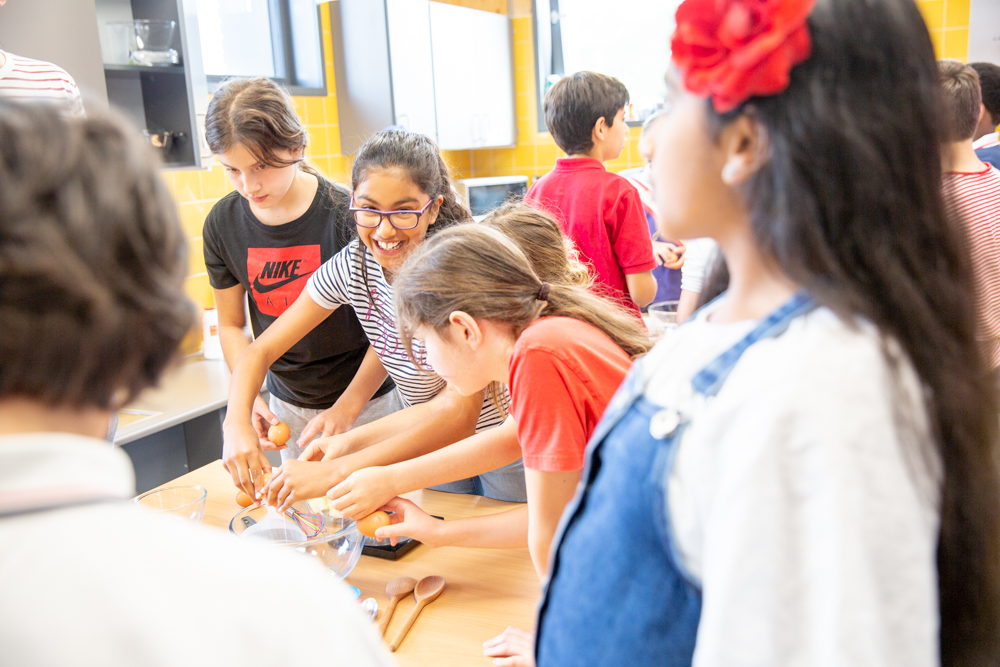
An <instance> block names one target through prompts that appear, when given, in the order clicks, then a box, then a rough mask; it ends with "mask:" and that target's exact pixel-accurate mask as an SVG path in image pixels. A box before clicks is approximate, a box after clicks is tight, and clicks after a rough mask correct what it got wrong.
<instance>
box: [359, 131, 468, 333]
mask: <svg viewBox="0 0 1000 667" xmlns="http://www.w3.org/2000/svg"><path fill="white" fill-rule="evenodd" d="M372 169H401V170H402V171H403V173H405V174H406V175H407V176H408V177H409V179H410V180H411V181H413V183H414V184H415V185H416V186H417V187H418V188H420V190H421V191H422V192H423V193H424V194H426V195H428V196H429V197H430V198H431V199H435V198H437V197H441V198H442V200H443V201H442V202H441V208H440V209H439V210H438V216H437V220H436V221H435V223H434V224H433V225H431V226H430V227H428V228H427V237H428V238H429V237H430V236H432V235H433V234H436V233H437V232H440V231H441V230H442V229H446V228H448V227H451V226H452V225H456V224H460V223H463V222H471V221H472V213H470V212H469V209H468V208H466V207H465V206H464V205H463V204H462V202H460V201H459V200H458V197H457V196H456V194H455V189H454V188H453V187H452V184H451V170H450V169H448V164H447V163H446V162H445V161H444V158H443V157H441V151H439V150H438V147H437V144H435V143H434V140H433V139H430V138H429V137H426V136H424V135H423V134H418V133H416V132H408V131H406V130H403V129H399V128H395V127H393V128H389V129H386V130H382V131H381V132H377V133H375V134H373V135H372V136H371V137H370V138H369V139H368V141H366V142H365V143H364V144H363V145H362V146H361V148H359V149H358V154H357V155H356V156H355V157H354V166H353V168H352V169H351V189H352V190H357V189H358V186H360V185H361V184H362V183H363V182H364V180H365V178H367V176H368V172H369V171H370V170H372ZM367 254H368V248H366V247H365V244H364V243H360V242H359V243H358V259H359V261H360V263H361V278H362V281H363V282H364V285H365V290H366V291H367V292H368V302H369V304H371V305H372V306H373V307H374V308H375V309H376V310H377V311H378V312H379V314H382V315H385V313H382V311H381V309H380V308H379V306H378V304H377V303H375V300H374V299H373V298H372V293H371V289H370V288H369V286H368V261H367Z"/></svg>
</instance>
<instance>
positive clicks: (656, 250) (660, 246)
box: [653, 241, 687, 269]
mask: <svg viewBox="0 0 1000 667" xmlns="http://www.w3.org/2000/svg"><path fill="white" fill-rule="evenodd" d="M686 250H687V248H686V247H685V246H683V245H680V246H678V245H676V244H674V243H670V242H669V241H653V256H654V257H655V258H656V263H657V264H659V265H660V266H665V267H667V268H668V269H679V268H681V267H682V266H684V252H685V251H686Z"/></svg>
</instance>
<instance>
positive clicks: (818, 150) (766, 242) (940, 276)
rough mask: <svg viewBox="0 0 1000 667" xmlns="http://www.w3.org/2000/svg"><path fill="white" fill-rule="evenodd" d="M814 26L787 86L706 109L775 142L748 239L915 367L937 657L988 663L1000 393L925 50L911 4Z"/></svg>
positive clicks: (837, 5)
mask: <svg viewBox="0 0 1000 667" xmlns="http://www.w3.org/2000/svg"><path fill="white" fill-rule="evenodd" d="M809 28H810V33H811V35H812V39H813V55H812V57H811V58H809V59H808V60H807V61H805V62H804V63H802V64H801V65H799V66H798V67H796V68H795V69H793V70H792V73H791V83H790V85H789V87H788V89H787V90H786V91H784V92H783V93H781V94H779V95H775V96H773V97H764V98H753V99H751V100H749V101H748V102H747V103H745V104H744V105H743V106H742V107H741V108H739V109H736V110H734V111H732V112H730V113H728V114H726V115H723V116H719V115H717V114H715V112H714V111H712V110H711V105H710V104H708V103H706V107H707V108H708V109H709V115H710V117H711V118H712V121H713V124H714V127H715V128H716V129H721V127H722V126H724V125H725V124H726V123H728V122H731V121H732V120H733V119H735V118H736V117H738V116H739V115H741V114H745V115H749V116H750V117H751V118H752V119H754V120H755V121H756V122H757V123H759V124H760V126H762V127H763V128H764V130H765V131H766V134H767V137H768V138H769V142H770V160H769V162H768V163H767V165H765V166H764V167H763V168H762V169H761V170H760V171H759V172H758V173H757V174H756V175H755V176H754V178H753V179H752V180H751V181H750V182H749V183H748V184H747V185H746V189H745V195H746V200H747V202H748V203H749V206H750V213H751V220H752V226H753V231H754V235H755V237H756V241H757V244H758V247H759V248H761V249H762V250H763V251H764V252H765V253H766V254H767V255H769V256H770V258H771V259H772V260H773V261H775V262H776V264H777V265H778V266H779V267H780V268H781V270H782V271H783V272H784V273H785V274H786V275H788V276H789V277H790V278H791V279H792V280H794V281H795V282H797V283H798V284H800V285H803V286H804V287H806V288H807V289H808V290H810V292H811V293H812V294H813V296H814V297H815V298H816V299H817V300H818V301H819V302H820V303H821V304H823V305H826V306H828V307H830V308H831V309H833V310H834V311H835V312H837V313H838V315H840V316H841V317H842V318H843V319H844V320H846V321H848V322H853V321H855V320H856V319H857V318H863V319H865V320H868V321H870V322H872V323H874V324H875V325H876V326H877V327H878V329H879V331H880V332H881V333H882V335H883V337H884V338H885V339H895V340H896V341H898V343H899V344H900V345H901V346H902V348H903V350H904V351H905V352H906V354H907V355H908V356H909V359H910V360H911V362H912V363H913V365H914V367H915V369H916V371H917V373H918V375H919V377H920V379H921V381H922V383H923V385H924V389H925V396H926V408H927V412H928V416H929V421H930V424H931V428H932V435H933V437H934V441H935V443H936V446H937V450H938V454H939V456H940V459H941V461H942V463H943V472H944V477H943V482H942V486H941V490H940V491H941V495H940V517H941V526H940V535H939V541H938V552H937V564H938V585H939V597H940V613H941V626H940V633H941V634H940V647H941V664H942V665H945V666H946V667H950V666H952V665H965V666H968V665H996V664H997V657H998V647H1000V523H998V511H1000V484H998V469H997V462H996V459H995V458H994V454H995V449H996V443H997V436H998V419H997V390H996V388H995V386H994V384H993V380H992V379H991V376H990V375H989V372H988V370H989V369H988V368H987V365H986V363H985V360H984V358H983V356H982V354H981V352H980V350H979V348H978V347H977V343H976V340H975V336H974V326H975V325H974V322H975V317H974V304H973V290H972V280H971V270H970V260H969V257H968V251H967V249H966V246H965V242H964V236H963V234H962V232H961V230H960V229H958V228H957V227H956V226H955V225H954V222H952V223H949V221H947V220H946V218H945V213H944V206H943V202H942V194H941V161H940V149H939V146H938V137H939V136H940V129H941V127H942V123H943V114H942V104H941V96H940V90H939V82H938V81H939V79H938V68H937V65H936V63H935V59H934V50H933V47H932V45H931V40H930V37H929V35H928V33H927V28H926V27H925V25H924V22H923V20H922V19H921V16H920V12H919V11H918V10H917V6H916V3H914V2H912V0H878V1H877V2H873V1H871V0H818V1H817V3H816V7H815V9H814V10H813V12H812V14H811V16H810V17H809ZM888 347H889V346H888V344H886V349H887V350H888ZM887 353H888V352H887Z"/></svg>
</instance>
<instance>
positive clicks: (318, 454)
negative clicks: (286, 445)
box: [299, 422, 351, 461]
mask: <svg viewBox="0 0 1000 667" xmlns="http://www.w3.org/2000/svg"><path fill="white" fill-rule="evenodd" d="M310 423H311V422H310ZM344 436H345V434H343V433H341V434H340V435H331V436H330V437H328V438H326V437H323V438H316V439H315V440H313V441H312V442H310V443H309V446H308V447H306V448H305V449H304V450H302V453H301V454H299V461H332V460H334V459H339V458H340V457H341V456H347V455H348V454H350V453H351V445H350V442H348V440H347V438H346V437H344Z"/></svg>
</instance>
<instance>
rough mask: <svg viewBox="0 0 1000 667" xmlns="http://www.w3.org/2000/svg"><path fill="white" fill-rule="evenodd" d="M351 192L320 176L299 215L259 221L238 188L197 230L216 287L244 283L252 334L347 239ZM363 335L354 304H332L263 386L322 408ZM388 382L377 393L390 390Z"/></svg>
mask: <svg viewBox="0 0 1000 667" xmlns="http://www.w3.org/2000/svg"><path fill="white" fill-rule="evenodd" d="M349 202H350V195H349V194H348V193H347V192H346V191H345V190H344V189H343V188H341V187H339V186H336V185H334V184H332V183H330V182H329V181H325V180H323V179H320V183H319V188H318V189H317V191H316V196H315V198H314V199H313V202H312V204H311V205H310V206H309V210H307V211H306V212H305V213H304V214H303V215H302V217H300V218H299V219H297V220H293V221H291V222H288V223H285V224H283V225H273V226H272V225H265V224H263V223H262V222H260V221H259V220H258V219H257V217H256V216H255V215H254V214H253V212H252V211H251V210H250V205H249V204H248V203H247V200H246V199H244V198H243V197H242V196H241V195H240V194H239V193H238V192H231V193H229V194H228V195H226V196H225V197H223V198H222V199H221V200H219V202H218V203H216V205H215V206H214V207H212V211H211V212H210V213H209V214H208V218H206V219H205V227H204V230H203V231H202V238H203V241H204V243H203V245H204V249H205V266H206V267H207V269H208V277H209V281H210V282H211V284H212V287H214V288H215V289H220V290H222V289H228V288H230V287H235V286H236V285H242V286H243V289H245V290H246V292H247V301H248V303H249V306H250V323H251V325H252V326H253V333H254V336H255V337H256V336H260V334H261V333H262V332H263V331H264V329H266V328H267V327H268V326H270V325H271V323H272V322H274V320H276V319H277V318H278V316H279V315H281V314H282V313H283V312H285V310H287V309H288V307H289V306H291V305H292V303H294V302H295V299H296V298H298V296H299V294H300V293H301V292H302V290H303V289H305V286H306V282H307V280H308V278H309V276H310V275H312V273H313V271H315V270H316V269H318V268H319V267H320V265H322V264H323V262H325V261H326V260H328V259H330V258H331V257H333V256H334V255H336V254H337V253H338V252H339V251H340V249H341V248H343V247H344V246H345V245H347V243H348V242H349V241H350V234H351V230H352V229H353V225H351V224H350V218H349V214H348V213H347V207H348V206H349ZM367 350H368V338H367V337H366V336H365V332H364V330H363V329H362V328H361V325H360V324H359V323H358V318H357V316H356V315H355V314H354V310H353V309H352V308H338V309H337V310H336V311H334V312H333V313H332V314H331V315H330V317H328V318H326V320H324V321H323V322H322V323H321V324H320V325H319V326H317V327H316V328H315V329H313V330H312V331H310V332H309V333H308V334H306V336H305V337H304V338H303V339H302V340H300V341H299V342H298V343H296V344H295V345H294V346H293V347H292V349H290V350H289V351H288V352H286V353H285V354H283V355H282V356H281V358H280V359H278V360H277V361H276V362H274V364H272V365H271V368H270V371H269V372H268V374H267V389H268V391H270V392H271V393H272V394H274V395H275V396H277V397H278V398H280V399H281V400H283V401H286V402H288V403H291V404H292V405H297V406H299V407H303V408H323V409H325V408H328V407H330V406H331V405H333V403H334V402H335V401H336V400H337V398H338V397H339V396H340V395H341V394H342V393H343V392H344V390H345V389H346V388H347V385H349V384H350V383H351V380H352V379H354V375H355V373H357V371H358V367H359V366H360V365H361V361H362V360H363V359H364V356H365V352H367ZM392 386H393V385H392V381H391V380H387V381H386V383H385V384H383V385H382V387H381V388H380V389H379V391H378V393H377V394H376V395H382V394H384V393H385V392H387V391H389V390H390V389H391V388H392Z"/></svg>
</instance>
